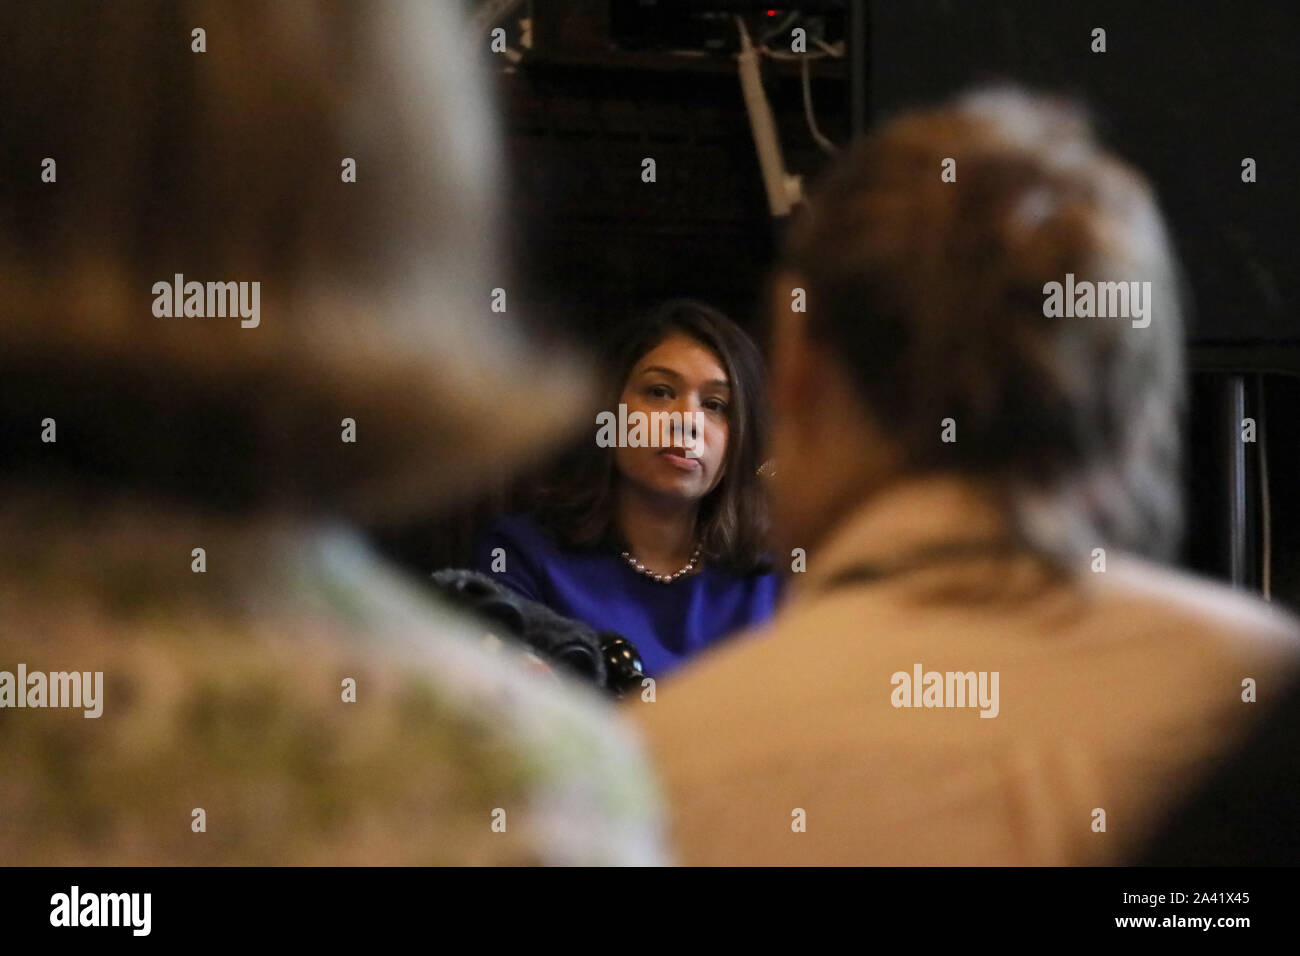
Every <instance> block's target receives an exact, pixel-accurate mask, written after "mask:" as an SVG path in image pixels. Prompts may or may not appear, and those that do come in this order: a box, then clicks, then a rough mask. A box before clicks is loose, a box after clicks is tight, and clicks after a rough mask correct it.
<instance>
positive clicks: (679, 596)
mask: <svg viewBox="0 0 1300 956" xmlns="http://www.w3.org/2000/svg"><path fill="white" fill-rule="evenodd" d="M497 549H500V551H497ZM494 559H495V564H496V568H497V569H499V570H494V569H493V564H494ZM503 564H504V568H503V569H502V565H503ZM474 568H475V569H476V570H478V571H482V572H483V573H485V574H490V575H492V576H493V577H496V578H497V579H498V580H500V581H502V582H503V583H504V584H507V585H509V586H510V587H511V588H513V589H514V590H516V591H518V592H519V593H520V594H522V595H523V596H524V597H526V598H530V599H532V600H534V601H538V602H540V603H541V604H545V605H546V606H547V607H549V608H551V609H552V610H553V611H555V612H556V613H558V614H564V615H567V616H568V617H573V618H577V619H578V620H580V621H584V622H586V623H587V624H589V625H591V626H592V627H594V628H596V629H598V630H602V631H616V632H618V633H619V634H622V635H623V636H624V637H626V638H627V639H628V640H630V641H631V642H632V643H633V644H635V645H636V647H637V649H638V650H639V651H640V652H641V660H642V662H643V663H644V665H645V671H646V673H647V674H648V675H649V676H651V677H655V678H658V677H662V676H664V675H666V674H669V673H671V672H672V671H673V670H674V669H675V668H677V667H679V666H680V665H681V664H682V663H684V662H685V661H687V660H688V659H689V658H690V657H692V656H693V655H695V654H697V653H699V652H700V651H702V650H704V649H705V648H707V647H709V646H711V645H714V644H716V643H718V642H719V641H722V640H723V639H725V638H727V637H729V636H730V635H732V634H734V633H736V632H737V631H743V630H745V629H747V628H750V627H755V626H757V625H760V624H763V623H765V622H766V621H767V620H768V619H769V618H771V616H772V614H773V612H774V611H775V609H776V604H777V600H778V597H779V579H778V576H777V575H776V574H774V573H770V572H767V573H762V572H760V573H755V574H750V575H741V574H736V573H734V572H730V571H726V570H723V569H721V568H713V567H707V566H706V567H704V568H703V569H701V570H700V571H698V572H696V573H694V574H690V575H687V576H685V577H682V578H678V579H677V580H676V581H673V582H672V583H670V584H662V583H660V582H658V581H654V580H652V579H651V578H648V577H646V576H645V575H643V574H638V573H637V572H636V571H635V570H634V569H632V568H631V567H630V566H629V565H628V564H627V562H626V561H624V560H623V558H622V557H621V556H620V555H618V554H615V553H612V552H608V551H602V550H578V549H573V548H568V547H565V546H563V545H561V544H560V543H559V542H558V541H556V540H555V539H554V538H553V537H552V536H551V535H550V534H548V533H547V532H546V531H545V530H544V529H543V528H542V527H540V526H539V525H538V524H537V523H536V522H535V521H534V520H533V519H532V518H530V517H527V516H525V515H505V516H502V517H499V518H497V519H495V520H494V521H493V522H492V524H491V525H490V526H489V527H488V529H487V531H486V532H485V533H484V534H483V535H482V536H481V537H480V538H479V539H478V541H477V542H476V544H475V548H474Z"/></svg>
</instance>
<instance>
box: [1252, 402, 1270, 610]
mask: <svg viewBox="0 0 1300 956" xmlns="http://www.w3.org/2000/svg"><path fill="white" fill-rule="evenodd" d="M1256 394H1257V395H1258V397H1259V502H1260V511H1261V512H1262V514H1261V516H1260V517H1261V518H1262V519H1263V524H1264V533H1263V536H1262V537H1263V539H1264V540H1263V545H1264V547H1263V551H1264V553H1263V555H1262V557H1261V560H1260V563H1261V564H1262V565H1263V566H1264V567H1263V574H1262V575H1261V577H1262V578H1263V585H1264V600H1265V601H1271V600H1273V530H1272V524H1273V521H1272V517H1273V516H1272V510H1273V509H1272V507H1271V502H1270V501H1269V494H1268V428H1267V413H1266V412H1265V410H1264V382H1263V377H1262V376H1261V378H1260V380H1259V387H1258V390H1257V393H1256Z"/></svg>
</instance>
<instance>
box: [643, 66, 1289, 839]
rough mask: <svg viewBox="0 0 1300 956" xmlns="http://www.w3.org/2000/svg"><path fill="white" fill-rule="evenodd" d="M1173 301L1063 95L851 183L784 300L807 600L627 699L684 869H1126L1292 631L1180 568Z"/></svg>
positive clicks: (786, 406)
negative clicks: (655, 771) (661, 785)
mask: <svg viewBox="0 0 1300 956" xmlns="http://www.w3.org/2000/svg"><path fill="white" fill-rule="evenodd" d="M1109 283H1116V285H1109ZM1118 283H1125V284H1126V285H1125V286H1123V287H1121V286H1119V285H1118ZM1180 285H1181V282H1180V279H1179V276H1178V269H1177V265H1176V262H1175V258H1174V255H1173V252H1172V249H1171V245H1170V242H1169V239H1168V237H1167V235H1166V231H1165V227H1164V224H1163V222H1162V217H1161V215H1160V212H1159V209H1158V207H1157V205H1156V201H1155V198H1154V196H1153V193H1152V190H1151V188H1150V187H1149V186H1148V184H1147V183H1146V182H1145V180H1144V179H1143V178H1142V177H1141V176H1140V175H1139V174H1138V173H1137V172H1135V171H1134V170H1133V169H1132V168H1131V167H1129V166H1127V165H1126V164H1125V163H1123V162H1122V161H1120V160H1119V159H1117V158H1116V157H1115V156H1113V155H1112V154H1110V153H1108V152H1106V151H1104V150H1103V149H1102V148H1101V147H1100V146H1099V145H1098V144H1097V143H1096V142H1095V140H1094V139H1093V136H1092V134H1091V131H1090V129H1089V124H1088V123H1087V121H1086V118H1085V117H1084V116H1083V114H1082V112H1081V111H1080V110H1079V109H1078V108H1077V107H1075V106H1074V105H1073V104H1071V103H1069V102H1068V101H1062V100H1059V99H1055V98H1050V97H1045V96H1038V95H1033V94H1029V93H1026V92H1023V91H1020V90H1017V89H1014V88H995V89H984V90H979V91H975V92H973V93H970V94H967V95H964V96H961V97H958V98H956V99H954V100H952V101H950V102H948V103H945V104H942V105H940V106H938V107H934V108H931V109H927V110H918V111H914V112H909V113H906V114H903V115H900V116H898V117H896V118H894V119H892V120H890V121H888V122H885V123H884V124H883V125H881V126H880V127H879V128H878V129H877V130H875V131H874V132H873V133H872V134H871V135H869V136H868V137H866V138H865V140H864V141H862V142H861V143H860V144H858V145H857V146H856V148H854V149H852V150H851V151H849V152H848V153H847V154H846V155H845V156H843V157H842V158H841V159H839V160H838V161H837V162H836V163H835V164H834V166H833V167H832V168H831V169H830V170H829V171H828V173H827V174H826V176H825V177H824V178H823V179H822V181H821V182H820V184H819V185H818V186H817V188H816V189H815V190H814V191H813V192H812V194H811V196H810V199H809V201H808V204H807V206H806V208H804V209H802V210H801V211H800V212H799V214H797V218H796V221H795V222H793V223H792V225H791V229H790V232H789V234H788V236H787V241H786V243H785V248H784V252H783V255H782V257H781V262H780V264H779V267H778V269H777V270H776V272H775V273H774V276H773V278H772V281H771V287H770V290H769V291H770V309H769V319H770V324H771V341H770V345H771V355H772V382H773V396H772V407H773V411H774V415H775V429H774V440H773V454H774V457H775V460H776V474H775V478H774V481H775V484H776V489H775V502H774V509H775V521H776V524H777V528H778V533H779V536H780V540H781V543H782V545H783V551H781V552H779V553H783V554H786V555H791V556H792V557H791V559H790V560H791V561H792V565H793V570H794V571H795V572H796V573H794V574H793V575H792V583H791V590H792V597H791V599H790V601H789V602H788V603H787V605H786V607H785V608H784V609H783V610H782V611H781V612H780V613H778V615H777V618H776V619H775V620H774V622H773V623H772V624H771V625H770V626H768V627H766V628H764V629H762V630H760V631H758V632H757V633H755V634H753V635H751V636H750V638H749V639H748V640H744V641H738V642H736V643H735V644H732V645H729V646H728V647H725V648H722V649H719V650H718V651H717V652H715V653H712V654H710V655H707V656H706V657H703V658H700V659H698V660H697V662H696V663H695V665H694V666H693V667H691V668H688V670H687V671H686V672H684V673H682V674H681V675H679V676H678V678H677V681H676V683H674V684H673V686H672V687H665V688H664V689H663V691H662V692H661V693H660V694H659V695H658V700H657V701H656V702H655V703H654V704H653V705H644V704H640V703H635V702H634V703H632V704H630V705H629V706H630V707H631V709H632V711H633V713H634V714H635V716H636V717H637V718H638V720H639V722H640V723H641V724H642V726H643V727H645V728H646V730H647V732H648V734H649V737H650V742H651V747H652V752H653V753H654V755H655V757H656V758H657V760H658V762H659V765H660V766H661V768H662V769H663V773H664V776H665V780H666V784H667V790H668V796H669V806H670V808H671V809H670V816H671V828H672V833H673V838H674V842H675V846H676V850H677V851H678V852H679V853H680V856H681V859H682V860H684V861H685V862H688V863H697V864H723V865H728V864H866V865H871V864H876V865H983V864H994V865H1008V864H1032V865H1045V864H1088V863H1116V862H1123V861H1126V860H1129V859H1131V858H1133V856H1134V854H1136V853H1137V852H1138V851H1139V849H1140V847H1141V846H1142V845H1143V843H1144V841H1145V840H1146V839H1147V838H1148V837H1149V835H1150V834H1151V833H1152V831H1153V829H1154V828H1155V826H1157V825H1158V823H1159V822H1160V820H1161V819H1162V817H1163V815H1164V813H1165V812H1166V811H1167V809H1168V807H1169V806H1170V805H1171V802H1172V801H1173V800H1174V799H1175V798H1176V797H1177V796H1178V795H1180V794H1183V793H1185V792H1187V790H1188V788H1189V787H1190V786H1191V785H1192V784H1193V783H1194V782H1196V781H1197V780H1199V779H1200V778H1201V777H1203V776H1204V775H1205V773H1206V772H1207V770H1208V769H1209V768H1210V767H1212V766H1213V765H1214V764H1215V762H1216V760H1217V758H1219V757H1220V756H1221V755H1222V754H1224V753H1225V752H1227V751H1228V750H1229V749H1230V748H1231V747H1233V746H1234V745H1235V744H1236V743H1237V742H1238V741H1239V740H1240V739H1242V736H1243V734H1244V733H1245V732H1246V731H1247V729H1248V728H1249V727H1251V725H1252V724H1253V723H1254V722H1255V721H1256V719H1257V715H1258V714H1259V713H1261V712H1264V711H1267V710H1268V708H1269V707H1270V705H1271V704H1273V703H1274V702H1276V700H1277V699H1278V698H1279V697H1280V696H1281V695H1282V693H1283V691H1284V689H1285V686H1286V685H1287V683H1288V682H1290V681H1291V680H1292V679H1293V676H1294V674H1295V668H1296V663H1297V656H1298V654H1300V631H1298V629H1297V624H1296V622H1295V621H1294V620H1293V619H1292V618H1291V617H1290V616H1288V615H1286V614H1284V613H1281V612H1279V611H1276V610H1274V609H1273V608H1270V607H1269V606H1268V605H1266V604H1264V603H1263V602H1261V601H1258V600H1255V599H1252V598H1249V597H1246V596H1244V595H1241V594H1239V593H1233V592H1232V591H1230V590H1228V589H1227V588H1225V587H1222V586H1220V585H1218V584H1215V583H1212V582H1210V581H1207V580H1202V579H1198V578H1196V577H1193V576H1191V575H1188V574H1184V573H1180V572H1176V571H1173V570H1170V569H1168V568H1166V567H1163V566H1161V564H1160V562H1161V561H1164V560H1167V559H1168V558H1169V557H1170V556H1171V555H1172V554H1173V552H1174V549H1175V547H1176V545H1177V542H1178V538H1179V530H1180V519H1181V514H1180V508H1179V502H1178V497H1179V496H1178V484H1179V474H1178V460H1179V438H1178V436H1179V430H1180V414H1181V408H1182V403H1183V364H1182V348H1183V345H1182V321H1181V314H1180V309H1181V307H1180V288H1179V287H1180ZM1085 290H1086V291H1085ZM1120 292H1124V293H1127V294H1126V295H1124V296H1120V295H1119V293H1120ZM1103 297H1104V299H1105V302H1106V307H1105V308H1104V309H1103V308H1101V305H1102V301H1103ZM1116 304H1118V305H1120V306H1122V308H1120V309H1115V308H1112V306H1113V305H1116ZM805 568H806V570H805ZM800 572H801V573H800Z"/></svg>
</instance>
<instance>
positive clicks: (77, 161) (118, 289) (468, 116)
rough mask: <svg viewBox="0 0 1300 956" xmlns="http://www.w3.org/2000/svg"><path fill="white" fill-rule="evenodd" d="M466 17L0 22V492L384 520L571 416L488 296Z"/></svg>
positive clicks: (483, 170)
mask: <svg viewBox="0 0 1300 956" xmlns="http://www.w3.org/2000/svg"><path fill="white" fill-rule="evenodd" d="M462 30H463V27H462V24H461V23H460V22H459V20H458V18H456V17H455V16H452V15H450V14H449V13H448V11H447V10H446V9H445V8H444V7H443V5H441V4H426V3H417V2H399V3H390V2H360V3H347V4H286V3H278V2H258V0H241V2H238V3H218V2H206V0H189V2H181V3H172V4H143V5H138V6H136V5H132V6H129V7H121V6H117V5H112V4H91V3H86V4H80V3H73V4H6V5H4V7H3V8H0V38H3V39H0V64H3V67H2V70H3V82H0V113H2V114H3V115H4V117H5V127H6V129H5V138H4V149H5V160H4V165H5V175H4V176H3V177H0V287H2V288H3V294H2V295H0V301H2V305H0V309H3V320H2V321H0V383H3V385H0V389H2V390H3V391H2V392H0V428H2V429H3V433H4V440H5V445H6V449H7V452H8V459H7V465H6V466H5V468H6V471H7V473H8V476H9V477H10V478H14V477H21V478H35V479H38V480H46V479H49V478H70V479H71V480H73V481H75V482H78V483H81V484H90V485H94V486H96V487H112V488H118V487H128V488H131V489H135V490H143V491H145V492H147V493H148V494H160V493H165V494H169V495H174V496H178V497H181V498H184V499H187V500H197V501H201V502H205V503H220V504H224V505H228V506H236V507H244V506H248V505H256V506H261V505H266V504H272V505H276V506H280V505H292V506H295V507H296V506H305V507H310V508H316V507H321V508H334V507H346V508H356V509H360V510H364V511H367V512H390V513H399V514H400V513H401V512H402V511H404V510H406V509H410V508H413V507H416V506H419V505H423V504H428V503H429V502H430V501H432V500H436V499H437V498H438V497H439V496H441V495H444V494H446V493H449V492H451V491H455V490H458V489H461V488H466V487H469V486H471V485H472V483H473V482H474V481H475V480H476V478H478V477H479V476H481V474H482V472H483V470H484V468H485V467H489V466H492V465H500V464H501V463H502V462H503V461H504V460H506V459H508V458H509V457H511V456H515V457H518V456H519V455H521V454H526V453H528V452H531V451H533V450H535V448H536V441H531V440H521V436H528V437H529V438H530V439H540V438H542V437H544V436H545V435H547V434H550V433H553V432H555V431H556V430H557V428H560V427H564V426H565V425H567V423H568V422H571V421H572V420H573V418H574V415H575V414H576V411H577V409H578V408H579V407H580V400H581V398H582V395H581V390H580V389H576V388H572V387H570V386H572V385H573V384H574V381H575V380H574V379H572V378H569V377H567V373H565V374H557V370H555V369H547V368H544V367H543V366H544V365H545V364H546V362H544V361H543V360H542V359H540V358H538V357H536V356H528V363H527V364H525V363H524V358H525V355H524V353H523V351H522V343H521V342H520V341H519V340H518V336H517V334H516V330H514V329H512V328H510V327H509V326H508V325H507V324H506V319H505V318H504V317H503V316H500V315H494V314H493V313H492V311H491V309H490V303H491V300H492V290H493V288H494V287H497V286H504V285H506V284H507V283H506V282H505V281H504V280H505V278H506V277H505V276H503V275H502V274H501V270H500V265H499V263H498V262H497V261H496V260H495V259H494V257H493V254H494V247H493V233H494V231H495V225H494V223H495V220H496V215H495V203H494V201H493V196H494V191H495V187H496V185H497V181H496V166H495V162H494V157H493V147H494V145H495V144H494V138H493V135H492V129H491V128H490V125H489V124H488V121H487V120H486V116H487V115H489V113H488V110H487V104H486V102H485V98H484V96H483V86H482V84H481V83H480V82H479V79H480V78H479V77H478V76H477V75H476V71H475V70H474V69H473V68H472V66H473V65H472V64H470V63H468V62H467V61H466V57H467V52H466V51H467V49H468V48H469V47H470V44H468V43H467V42H465V38H464V36H463V35H462ZM548 383H550V384H548ZM557 384H558V385H562V386H563V387H556V386H557ZM512 397H513V398H514V399H516V400H514V401H511V400H510V399H511V398H512ZM503 407H509V408H510V410H511V414H512V415H513V416H514V420H513V421H512V423H511V427H510V428H499V427H496V425H498V424H499V418H500V414H501V410H502V408H503ZM47 418H49V419H53V420H54V421H55V422H56V423H57V426H58V428H59V433H58V442H57V444H42V443H41V442H40V440H39V436H40V423H41V422H42V421H43V420H44V419H47ZM345 418H346V419H351V420H352V421H353V422H354V423H355V430H356V435H357V440H356V443H355V445H352V446H350V445H348V444H346V443H344V442H342V441H341V440H340V435H341V429H342V427H343V426H342V422H343V420H344V419H345Z"/></svg>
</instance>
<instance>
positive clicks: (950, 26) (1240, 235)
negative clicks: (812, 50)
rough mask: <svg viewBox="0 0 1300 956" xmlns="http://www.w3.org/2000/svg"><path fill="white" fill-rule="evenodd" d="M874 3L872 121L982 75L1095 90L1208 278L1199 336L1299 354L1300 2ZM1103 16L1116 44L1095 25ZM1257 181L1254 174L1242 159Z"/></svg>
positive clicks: (1094, 100)
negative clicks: (1097, 43)
mask: <svg viewBox="0 0 1300 956" xmlns="http://www.w3.org/2000/svg"><path fill="white" fill-rule="evenodd" d="M869 6H870V30H871V57H870V78H869V86H870V103H869V109H870V114H871V115H870V117H869V120H870V121H873V122H874V121H875V120H876V119H878V118H879V117H881V116H883V115H886V114H888V113H891V112H894V111H896V110H899V109H902V108H906V107H908V106H911V105H914V104H920V103H927V102H933V101H937V100H940V99H943V98H944V97H946V96H948V95H950V94H952V93H954V92H956V91H957V90H960V89H962V88H965V87H967V86H969V85H970V84H972V83H974V82H977V81H981V80H995V79H1011V80H1014V81H1016V82H1019V83H1023V84H1027V85H1030V86H1035V87H1038V88H1041V89H1048V90H1052V91H1057V92H1063V93H1069V94H1074V95H1077V96H1080V97H1082V98H1084V99H1085V100H1086V101H1087V102H1088V103H1089V104H1090V105H1091V107H1092V108H1093V112H1094V116H1095V118H1096V120H1097V121H1098V125H1099V126H1100V129H1101V133H1102V135H1103V137H1104V139H1105V141H1106V142H1107V144H1108V145H1110V146H1111V147H1113V148H1114V149H1115V150H1116V151H1118V152H1119V153H1120V154H1121V155H1123V156H1124V157H1125V158H1127V159H1129V160H1130V161H1132V162H1133V163H1134V164H1135V165H1137V167H1138V168H1139V169H1141V170H1143V171H1144V172H1145V173H1146V174H1147V176H1148V177H1149V178H1150V179H1151V181H1152V182H1153V183H1154V184H1155V186H1156V189H1157V191H1158V193H1159V195H1160V199H1161V202H1162V205H1163V207H1164V209H1165V213H1166V215H1167V217H1168V219H1169V221H1170V225H1171V231H1172V233H1173V237H1174V241H1175V243H1176V244H1177V246H1178V249H1179V252H1180V255H1181V258H1182V261H1183V265H1184V267H1185V268H1186V270H1187V274H1188V277H1189V279H1190V281H1191V285H1192V288H1193V291H1194V293H1195V312H1194V314H1193V315H1192V316H1191V322H1190V332H1191V340H1192V341H1193V343H1196V344H1210V343H1215V344H1225V345H1226V344H1235V345H1242V344H1253V345H1264V346H1268V349H1267V350H1265V351H1256V352H1254V353H1246V354H1242V355H1239V356H1238V357H1239V358H1243V359H1245V360H1247V361H1249V362H1252V363H1255V364H1258V363H1260V362H1269V363H1271V364H1273V365H1279V364H1283V365H1289V366H1290V367H1291V368H1292V369H1293V370H1300V362H1298V361H1297V360H1298V359H1300V356H1298V355H1297V353H1296V350H1295V349H1291V348H1287V349H1282V348H1279V347H1280V346H1284V345H1287V344H1291V345H1300V323H1297V322H1296V320H1295V319H1296V312H1297V308H1298V307H1300V243H1297V242H1296V241H1295V223H1296V222H1297V220H1300V182H1298V181H1297V177H1296V176H1295V175H1294V173H1293V170H1292V168H1291V167H1292V165H1293V164H1292V163H1291V157H1290V154H1291V150H1292V145H1293V144H1294V143H1296V142H1297V141H1300V108H1297V107H1300V84H1297V83H1296V82H1295V76H1296V66H1295V63H1296V54H1295V43H1296V38H1297V36H1300V4H1295V3H1259V4H1243V3H1239V2H1235V0H1198V2H1196V3H1187V2H1185V0H1143V2H1142V3H1133V2H1131V0H1082V2H1074V3H1043V2H1041V0H996V2H985V3H965V2H953V0H911V2H906V3H902V2H873V3H871V4H869ZM1096 28H1101V29H1104V30H1105V31H1106V33H1105V39H1106V52H1104V53H1094V52H1093V51H1092V32H1093V30H1094V29H1096ZM1246 157H1250V158H1253V159H1254V160H1255V161H1256V162H1257V164H1258V181H1257V182H1255V183H1244V182H1242V175H1241V174H1242V165H1241V164H1242V160H1243V159H1244V158H1246Z"/></svg>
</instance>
